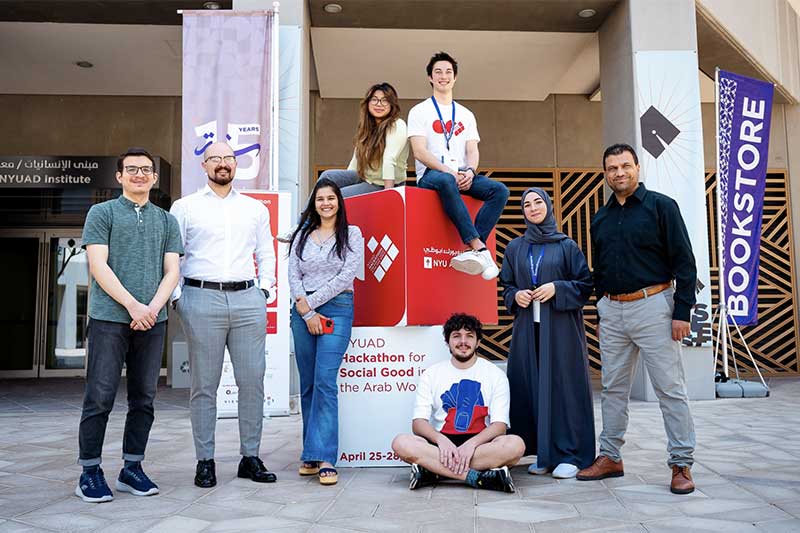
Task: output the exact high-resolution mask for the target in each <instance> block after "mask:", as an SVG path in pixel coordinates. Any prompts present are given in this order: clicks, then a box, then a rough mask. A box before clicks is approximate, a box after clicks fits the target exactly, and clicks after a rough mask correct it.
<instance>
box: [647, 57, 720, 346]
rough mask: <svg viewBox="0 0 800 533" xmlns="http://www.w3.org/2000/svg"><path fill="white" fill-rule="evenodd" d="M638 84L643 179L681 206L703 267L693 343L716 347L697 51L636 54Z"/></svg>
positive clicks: (697, 259)
mask: <svg viewBox="0 0 800 533" xmlns="http://www.w3.org/2000/svg"><path fill="white" fill-rule="evenodd" d="M636 84H637V93H638V109H639V127H640V134H641V146H640V147H639V148H638V150H637V151H638V154H639V164H640V165H641V176H640V179H641V180H642V181H643V182H644V184H645V185H646V186H647V188H648V189H651V190H654V191H658V192H661V193H663V194H666V195H667V196H669V197H671V198H673V199H674V200H675V201H676V202H678V205H679V206H680V210H681V215H682V216H683V220H684V222H685V223H686V229H687V230H688V232H689V239H690V240H691V242H692V251H693V252H694V257H695V262H696V265H697V281H698V284H697V290H696V293H697V305H696V306H695V307H694V309H693V310H692V316H691V323H692V324H691V328H692V329H691V337H690V339H691V343H690V344H691V345H692V346H710V343H711V279H710V271H709V259H708V224H707V221H706V194H705V191H706V188H705V168H704V167H705V165H704V159H703V121H702V116H701V113H700V83H699V80H698V66H697V53H696V52H694V51H691V50H678V51H644V52H636ZM684 343H688V342H687V340H684Z"/></svg>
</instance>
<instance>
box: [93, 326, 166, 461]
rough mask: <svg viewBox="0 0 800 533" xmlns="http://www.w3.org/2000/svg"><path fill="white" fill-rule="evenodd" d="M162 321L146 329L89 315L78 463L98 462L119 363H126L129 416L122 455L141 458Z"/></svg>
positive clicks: (161, 343) (149, 420)
mask: <svg viewBox="0 0 800 533" xmlns="http://www.w3.org/2000/svg"><path fill="white" fill-rule="evenodd" d="M166 325H167V323H166V321H164V322H159V323H158V324H156V325H155V326H153V327H152V328H151V329H148V330H147V331H134V330H132V329H131V327H130V325H129V324H123V323H121V322H107V321H105V320H95V319H90V320H89V331H88V341H89V354H88V357H87V366H86V390H85V392H84V397H83V412H82V413H81V422H80V426H79V428H78V447H79V449H80V454H79V456H78V464H80V465H83V466H92V465H99V464H100V462H101V455H102V452H103V440H104V439H105V436H106V425H107V424H108V415H109V414H110V413H111V409H112V408H113V407H114V400H115V399H116V397H117V388H118V387H119V381H120V377H121V375H122V365H123V363H124V364H125V366H126V368H127V376H128V377H127V381H128V416H127V417H126V419H125V432H124V434H123V437H122V458H123V459H125V460H126V461H141V460H143V459H144V449H145V447H146V446H147V439H148V437H149V436H150V428H151V427H152V426H153V418H154V410H153V400H154V399H155V397H156V387H157V385H158V374H159V372H160V371H161V354H162V352H163V350H164V332H165V331H166Z"/></svg>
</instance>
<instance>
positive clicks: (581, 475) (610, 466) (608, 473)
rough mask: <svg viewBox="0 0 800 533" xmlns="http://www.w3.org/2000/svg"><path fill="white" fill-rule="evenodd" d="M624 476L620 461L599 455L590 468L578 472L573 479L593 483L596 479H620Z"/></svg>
mask: <svg viewBox="0 0 800 533" xmlns="http://www.w3.org/2000/svg"><path fill="white" fill-rule="evenodd" d="M624 475H625V471H624V470H623V468H622V459H620V460H619V462H616V461H614V460H613V459H610V458H608V457H606V456H605V455H599V456H598V457H597V459H595V460H594V463H592V466H590V467H588V468H584V469H583V470H581V471H580V472H578V474H577V475H576V476H575V477H576V478H578V479H579V480H581V481H594V480H596V479H605V478H607V477H622V476H624Z"/></svg>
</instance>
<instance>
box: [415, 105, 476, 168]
mask: <svg viewBox="0 0 800 533" xmlns="http://www.w3.org/2000/svg"><path fill="white" fill-rule="evenodd" d="M453 106H456V120H455V122H456V125H455V131H454V132H453V136H452V137H450V151H449V154H448V150H447V143H446V141H445V137H444V130H443V129H442V122H441V120H439V114H438V113H437V112H436V108H435V107H434V105H433V101H432V100H431V99H430V98H427V99H425V100H423V101H422V102H420V103H418V104H417V105H415V106H414V107H412V108H411V111H409V112H408V136H409V137H417V136H420V137H425V138H426V139H427V140H428V150H429V151H430V152H431V153H432V154H433V155H434V157H436V158H437V159H439V160H440V161H442V162H443V163H445V164H447V161H448V160H449V159H450V157H452V158H453V159H455V160H456V161H457V162H458V167H465V166H467V141H480V140H481V138H480V136H479V135H478V123H477V122H476V121H475V115H473V114H472V111H470V110H469V109H467V108H466V107H464V106H463V105H461V104H459V103H457V102H456V101H455V100H454V101H453V103H452V104H451V105H442V104H439V111H440V112H441V113H442V120H444V123H445V127H446V128H447V131H448V132H450V131H451V129H452V127H453V120H452V119H453ZM415 164H416V168H417V179H420V178H421V177H422V175H423V174H424V173H425V170H427V168H428V167H426V166H425V165H423V164H422V163H420V162H419V160H416V161H415Z"/></svg>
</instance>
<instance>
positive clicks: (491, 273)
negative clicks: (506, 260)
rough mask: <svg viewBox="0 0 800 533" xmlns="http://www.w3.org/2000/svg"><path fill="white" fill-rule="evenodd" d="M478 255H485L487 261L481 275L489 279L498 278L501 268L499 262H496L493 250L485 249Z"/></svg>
mask: <svg viewBox="0 0 800 533" xmlns="http://www.w3.org/2000/svg"><path fill="white" fill-rule="evenodd" d="M478 255H481V256H483V259H484V263H486V268H484V269H483V272H481V277H482V278H483V279H485V280H487V281H488V280H490V279H494V278H496V277H497V276H498V275H499V274H500V269H499V268H497V263H495V262H494V257H492V252H490V251H489V250H484V251H482V252H478Z"/></svg>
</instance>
